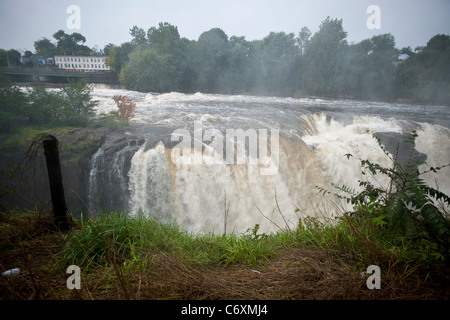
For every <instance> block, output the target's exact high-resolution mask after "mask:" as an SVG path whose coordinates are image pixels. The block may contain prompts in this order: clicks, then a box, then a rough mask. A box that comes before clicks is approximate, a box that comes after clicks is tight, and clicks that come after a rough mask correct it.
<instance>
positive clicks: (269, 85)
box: [261, 32, 299, 95]
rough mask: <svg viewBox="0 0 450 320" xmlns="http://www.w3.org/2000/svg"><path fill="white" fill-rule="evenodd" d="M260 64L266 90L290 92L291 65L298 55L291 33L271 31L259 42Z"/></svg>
mask: <svg viewBox="0 0 450 320" xmlns="http://www.w3.org/2000/svg"><path fill="white" fill-rule="evenodd" d="M261 50H262V51H261V65H262V76H263V83H264V88H265V90H266V92H268V93H274V94H283V95H287V94H290V93H292V90H293V89H294V86H293V75H294V72H293V66H294V64H295V61H296V59H297V57H298V55H299V50H298V47H297V46H296V41H295V36H294V34H293V33H289V34H286V33H284V32H277V33H276V32H271V33H270V34H269V35H268V36H267V37H265V38H264V39H263V41H262V43H261Z"/></svg>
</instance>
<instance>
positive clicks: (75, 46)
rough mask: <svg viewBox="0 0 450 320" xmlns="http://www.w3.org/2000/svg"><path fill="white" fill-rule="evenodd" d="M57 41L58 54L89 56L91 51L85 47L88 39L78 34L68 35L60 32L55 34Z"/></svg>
mask: <svg viewBox="0 0 450 320" xmlns="http://www.w3.org/2000/svg"><path fill="white" fill-rule="evenodd" d="M53 38H55V39H56V41H57V44H56V53H58V54H72V55H89V53H90V51H91V49H89V47H87V46H85V45H83V44H84V43H85V42H86V38H85V37H84V36H83V35H82V34H80V33H78V32H74V33H72V34H67V33H65V32H64V31H63V30H58V31H57V32H55V33H54V34H53Z"/></svg>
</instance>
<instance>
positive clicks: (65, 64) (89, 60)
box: [54, 56, 110, 72]
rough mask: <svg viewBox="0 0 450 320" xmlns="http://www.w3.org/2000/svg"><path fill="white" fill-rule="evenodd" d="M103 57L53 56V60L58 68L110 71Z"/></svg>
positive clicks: (81, 70)
mask: <svg viewBox="0 0 450 320" xmlns="http://www.w3.org/2000/svg"><path fill="white" fill-rule="evenodd" d="M105 59H106V57H105V56H100V57H94V56H55V61H54V62H55V65H56V66H57V67H58V68H61V69H66V70H71V71H77V72H93V71H110V69H109V67H108V66H107V65H106V64H105Z"/></svg>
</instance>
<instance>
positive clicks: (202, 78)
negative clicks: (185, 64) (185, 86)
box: [195, 28, 228, 92]
mask: <svg viewBox="0 0 450 320" xmlns="http://www.w3.org/2000/svg"><path fill="white" fill-rule="evenodd" d="M227 57H228V36H227V35H226V34H225V32H223V30H221V29H219V28H213V29H211V30H209V31H206V32H203V33H202V34H201V35H200V37H199V38H198V42H197V56H196V61H195V66H196V70H197V72H198V75H199V77H198V84H197V85H198V88H201V89H202V90H204V91H206V92H214V91H216V92H217V91H219V92H220V89H221V86H220V85H221V84H223V75H224V71H225V70H226V67H227Z"/></svg>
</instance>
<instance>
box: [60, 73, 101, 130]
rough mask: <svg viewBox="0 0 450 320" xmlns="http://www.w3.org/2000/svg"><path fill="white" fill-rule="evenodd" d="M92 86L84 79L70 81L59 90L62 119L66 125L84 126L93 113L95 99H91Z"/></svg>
mask: <svg viewBox="0 0 450 320" xmlns="http://www.w3.org/2000/svg"><path fill="white" fill-rule="evenodd" d="M91 92H92V88H91V87H90V86H89V84H88V83H87V82H86V80H84V79H83V80H79V81H72V82H71V83H70V85H69V86H68V87H65V88H63V89H62V90H61V95H62V97H63V99H64V101H63V104H62V108H63V111H64V121H65V123H66V124H68V125H75V126H85V125H87V123H88V121H89V120H90V118H91V117H92V116H93V114H94V107H95V106H96V105H97V102H96V101H92V100H91Z"/></svg>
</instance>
